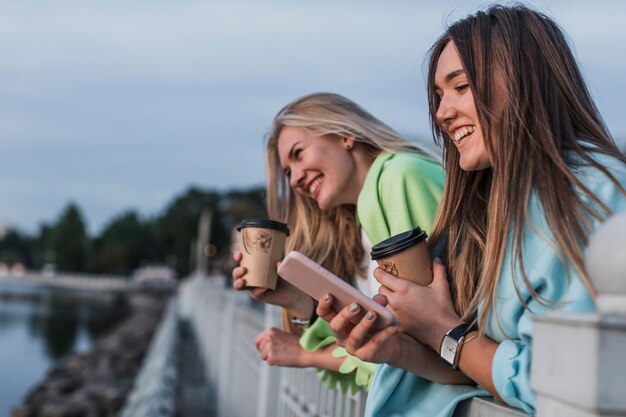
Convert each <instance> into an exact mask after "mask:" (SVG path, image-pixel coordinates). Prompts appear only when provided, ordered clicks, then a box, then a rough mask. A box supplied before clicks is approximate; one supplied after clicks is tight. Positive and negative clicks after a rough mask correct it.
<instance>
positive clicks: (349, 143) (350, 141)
mask: <svg viewBox="0 0 626 417" xmlns="http://www.w3.org/2000/svg"><path fill="white" fill-rule="evenodd" d="M342 140H343V147H344V148H346V149H347V150H350V149H352V148H353V147H354V143H355V142H356V139H355V138H354V136H350V137H348V138H343V139H342Z"/></svg>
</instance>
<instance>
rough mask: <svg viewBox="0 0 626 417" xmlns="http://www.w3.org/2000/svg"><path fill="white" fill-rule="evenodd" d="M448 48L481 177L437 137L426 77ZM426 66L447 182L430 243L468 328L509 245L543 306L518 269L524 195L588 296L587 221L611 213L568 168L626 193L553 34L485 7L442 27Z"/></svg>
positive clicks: (486, 307) (523, 17) (520, 10)
mask: <svg viewBox="0 0 626 417" xmlns="http://www.w3.org/2000/svg"><path fill="white" fill-rule="evenodd" d="M449 42H453V43H454V45H455V46H456V48H457V50H458V52H459V56H460V59H461V62H462V63H463V67H464V70H465V73H466V75H467V78H468V82H469V86H470V88H471V91H472V93H473V96H474V102H475V105H476V109H477V113H478V117H479V122H480V124H481V127H482V131H483V135H484V141H485V147H486V148H487V151H488V153H489V155H490V157H491V162H492V167H491V168H488V169H485V170H481V171H472V172H465V171H463V170H462V169H461V168H460V167H459V154H458V152H457V151H456V149H455V148H454V145H453V144H452V143H451V141H450V140H445V138H444V131H443V130H442V128H441V126H440V125H439V124H438V122H437V119H436V116H435V114H436V112H437V109H438V107H439V103H440V99H439V97H438V95H437V94H436V91H435V87H434V77H435V71H436V68H437V63H438V60H439V56H440V55H441V53H442V51H443V49H444V48H445V47H446V45H447V44H448V43H449ZM429 64H430V65H429V73H428V100H429V107H430V119H431V124H432V128H433V132H434V136H435V141H436V142H438V143H439V144H441V143H443V148H444V160H445V164H446V175H447V181H446V185H445V188H444V192H443V198H442V201H441V205H440V208H439V212H438V216H437V219H436V220H435V226H434V230H433V233H432V236H431V241H439V240H440V239H444V240H445V241H446V244H447V250H448V271H449V279H450V283H451V290H452V294H453V300H454V302H455V306H456V308H457V311H458V312H459V314H462V315H464V318H465V319H466V320H472V319H474V318H475V315H476V313H477V310H478V306H479V305H481V304H482V307H481V315H480V317H478V318H476V320H477V321H478V322H479V323H480V325H481V328H482V329H484V327H485V326H484V325H485V324H486V320H487V318H488V315H489V314H490V313H491V310H492V309H491V307H492V306H493V305H494V303H495V297H496V291H497V285H498V277H499V274H500V270H501V268H502V264H503V258H504V254H505V250H506V246H507V241H508V240H509V239H510V241H511V242H512V243H513V250H514V252H513V253H514V260H515V261H516V262H517V263H518V265H519V266H520V268H521V274H522V277H521V279H522V282H523V283H524V284H523V285H525V287H526V288H527V289H528V290H529V292H530V294H531V296H532V297H533V298H535V299H537V300H539V301H540V302H542V303H548V300H544V299H541V297H539V295H538V294H537V293H536V292H535V291H534V290H533V289H532V288H531V286H530V283H529V282H528V279H527V277H526V273H525V271H524V269H523V262H522V259H523V258H522V238H523V236H522V231H523V227H524V223H525V221H526V220H527V215H528V210H529V201H530V197H531V194H536V196H537V198H538V201H540V203H541V205H542V208H543V210H544V213H545V218H546V221H547V224H548V225H549V227H550V229H551V231H552V233H553V237H552V239H551V240H553V241H554V242H555V244H556V245H557V246H558V250H559V254H560V256H561V257H562V259H563V260H564V261H565V260H566V261H569V262H570V263H571V265H572V266H573V268H574V271H575V272H576V273H577V274H578V275H579V276H580V277H581V279H582V281H583V283H584V284H585V286H586V287H587V289H588V290H589V292H590V293H591V294H592V295H595V290H594V287H593V283H592V282H591V280H590V278H589V276H588V274H587V272H586V270H585V267H584V263H583V247H584V246H586V245H587V241H588V237H589V234H590V232H591V227H592V225H591V219H596V220H602V219H604V218H606V217H607V216H608V215H609V214H611V210H610V209H609V208H608V207H607V206H606V205H605V204H603V203H602V202H601V201H600V200H599V199H598V198H597V197H596V196H595V195H593V193H591V191H590V190H589V189H588V188H587V187H586V186H585V184H583V183H582V182H581V181H580V180H579V179H577V177H576V176H575V175H574V173H573V171H574V170H575V168H576V166H577V165H588V166H592V167H595V168H597V169H599V170H601V171H602V172H603V173H604V174H606V176H607V178H608V179H610V180H611V181H613V182H614V183H615V184H616V185H617V186H618V187H619V188H620V189H621V191H622V192H623V193H625V194H626V191H625V190H624V188H623V187H621V186H620V185H619V183H618V182H617V180H616V179H615V178H614V176H613V175H611V173H610V172H609V171H608V170H607V169H605V168H604V167H602V166H600V165H599V164H598V163H597V162H596V161H595V160H594V158H593V153H600V154H605V155H609V156H611V157H614V158H616V159H618V160H620V161H622V162H625V163H626V160H625V159H624V156H623V155H622V154H621V153H620V152H619V150H618V148H617V146H616V145H615V142H614V141H613V139H612V138H611V135H610V133H609V132H608V129H607V128H606V126H605V125H604V122H603V121H602V118H601V117H600V115H599V113H598V110H597V108H596V106H595V105H594V102H593V100H592V98H591V95H590V94H589V91H588V89H587V87H586V85H585V82H584V80H583V77H582V75H581V73H580V70H579V68H578V65H577V64H576V60H575V59H574V56H573V55H572V52H571V50H570V48H569V46H568V44H567V41H566V39H565V37H564V35H563V32H562V31H561V29H560V28H559V27H558V26H557V24H556V23H555V22H554V21H552V20H551V19H550V18H548V17H547V16H545V15H544V14H541V13H538V12H536V11H534V10H531V9H529V8H527V7H524V6H513V7H504V6H499V5H497V6H492V7H490V8H489V9H487V10H486V11H484V12H483V11H480V12H478V13H476V14H474V15H472V16H469V17H467V18H465V19H462V20H460V21H458V22H456V23H454V24H453V25H452V26H450V27H449V29H448V30H447V32H446V33H445V34H444V35H443V36H442V37H441V38H440V39H439V40H438V41H437V42H436V43H435V44H434V46H433V47H432V48H431V53H430V63H429ZM496 89H499V97H504V103H503V104H502V105H503V109H502V110H500V109H499V107H500V106H501V104H500V103H498V114H494V110H493V109H494V92H495V91H496ZM577 190H580V191H581V192H582V196H583V197H581V194H580V193H578V192H577ZM585 198H588V201H589V202H588V203H585V201H584V199H585ZM531 226H532V225H531ZM515 282H517V280H515ZM518 288H519V287H518ZM496 318H497V317H496Z"/></svg>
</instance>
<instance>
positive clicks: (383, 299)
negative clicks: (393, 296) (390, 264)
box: [372, 286, 389, 307]
mask: <svg viewBox="0 0 626 417" xmlns="http://www.w3.org/2000/svg"><path fill="white" fill-rule="evenodd" d="M383 289H384V290H383ZM381 290H383V291H385V290H386V291H388V290H387V288H385V287H383V286H381V287H380V288H379V289H378V291H379V294H376V295H375V296H373V297H372V300H374V301H376V302H377V303H378V304H380V305H381V306H383V307H385V306H386V305H387V304H389V299H388V298H387V296H386V295H384V294H381V293H380V292H381Z"/></svg>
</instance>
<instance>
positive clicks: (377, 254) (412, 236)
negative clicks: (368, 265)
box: [371, 227, 428, 261]
mask: <svg viewBox="0 0 626 417" xmlns="http://www.w3.org/2000/svg"><path fill="white" fill-rule="evenodd" d="M427 237H428V235H427V234H426V232H425V231H423V230H422V229H420V228H419V227H416V228H415V229H413V230H409V231H408V232H404V233H400V234H398V235H395V236H391V237H390V238H389V239H385V240H383V241H382V242H380V243H377V244H376V245H374V246H373V247H372V253H371V255H372V260H373V261H375V260H377V259H383V258H387V257H389V256H392V255H395V254H396V253H400V252H402V251H403V250H405V249H406V248H408V247H411V246H413V245H417V244H418V243H420V242H421V241H423V240H424V239H426V238H427Z"/></svg>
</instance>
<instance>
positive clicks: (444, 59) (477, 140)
mask: <svg viewBox="0 0 626 417" xmlns="http://www.w3.org/2000/svg"><path fill="white" fill-rule="evenodd" d="M435 90H436V92H437V95H438V96H439V98H440V100H441V101H440V103H439V107H438V109H437V113H436V115H435V116H436V118H437V122H438V123H439V124H440V126H441V128H442V129H443V131H444V132H445V133H446V134H447V135H448V137H449V138H450V139H451V140H452V141H453V142H454V145H455V146H456V148H457V150H458V151H459V165H460V167H461V169H463V170H465V171H477V170H481V169H485V168H488V167H490V166H491V159H490V158H489V153H488V152H487V148H486V147H485V142H484V136H483V130H482V127H481V125H480V122H479V119H478V112H477V111H476V104H475V102H474V96H473V94H472V90H471V89H470V87H469V82H468V79H467V75H466V74H465V70H464V69H463V65H462V63H461V58H460V56H459V53H458V51H457V49H456V47H455V46H454V43H452V42H449V43H448V45H447V46H446V47H445V48H444V49H443V51H442V52H441V55H440V56H439V60H438V62H437V69H436V71H435Z"/></svg>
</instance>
